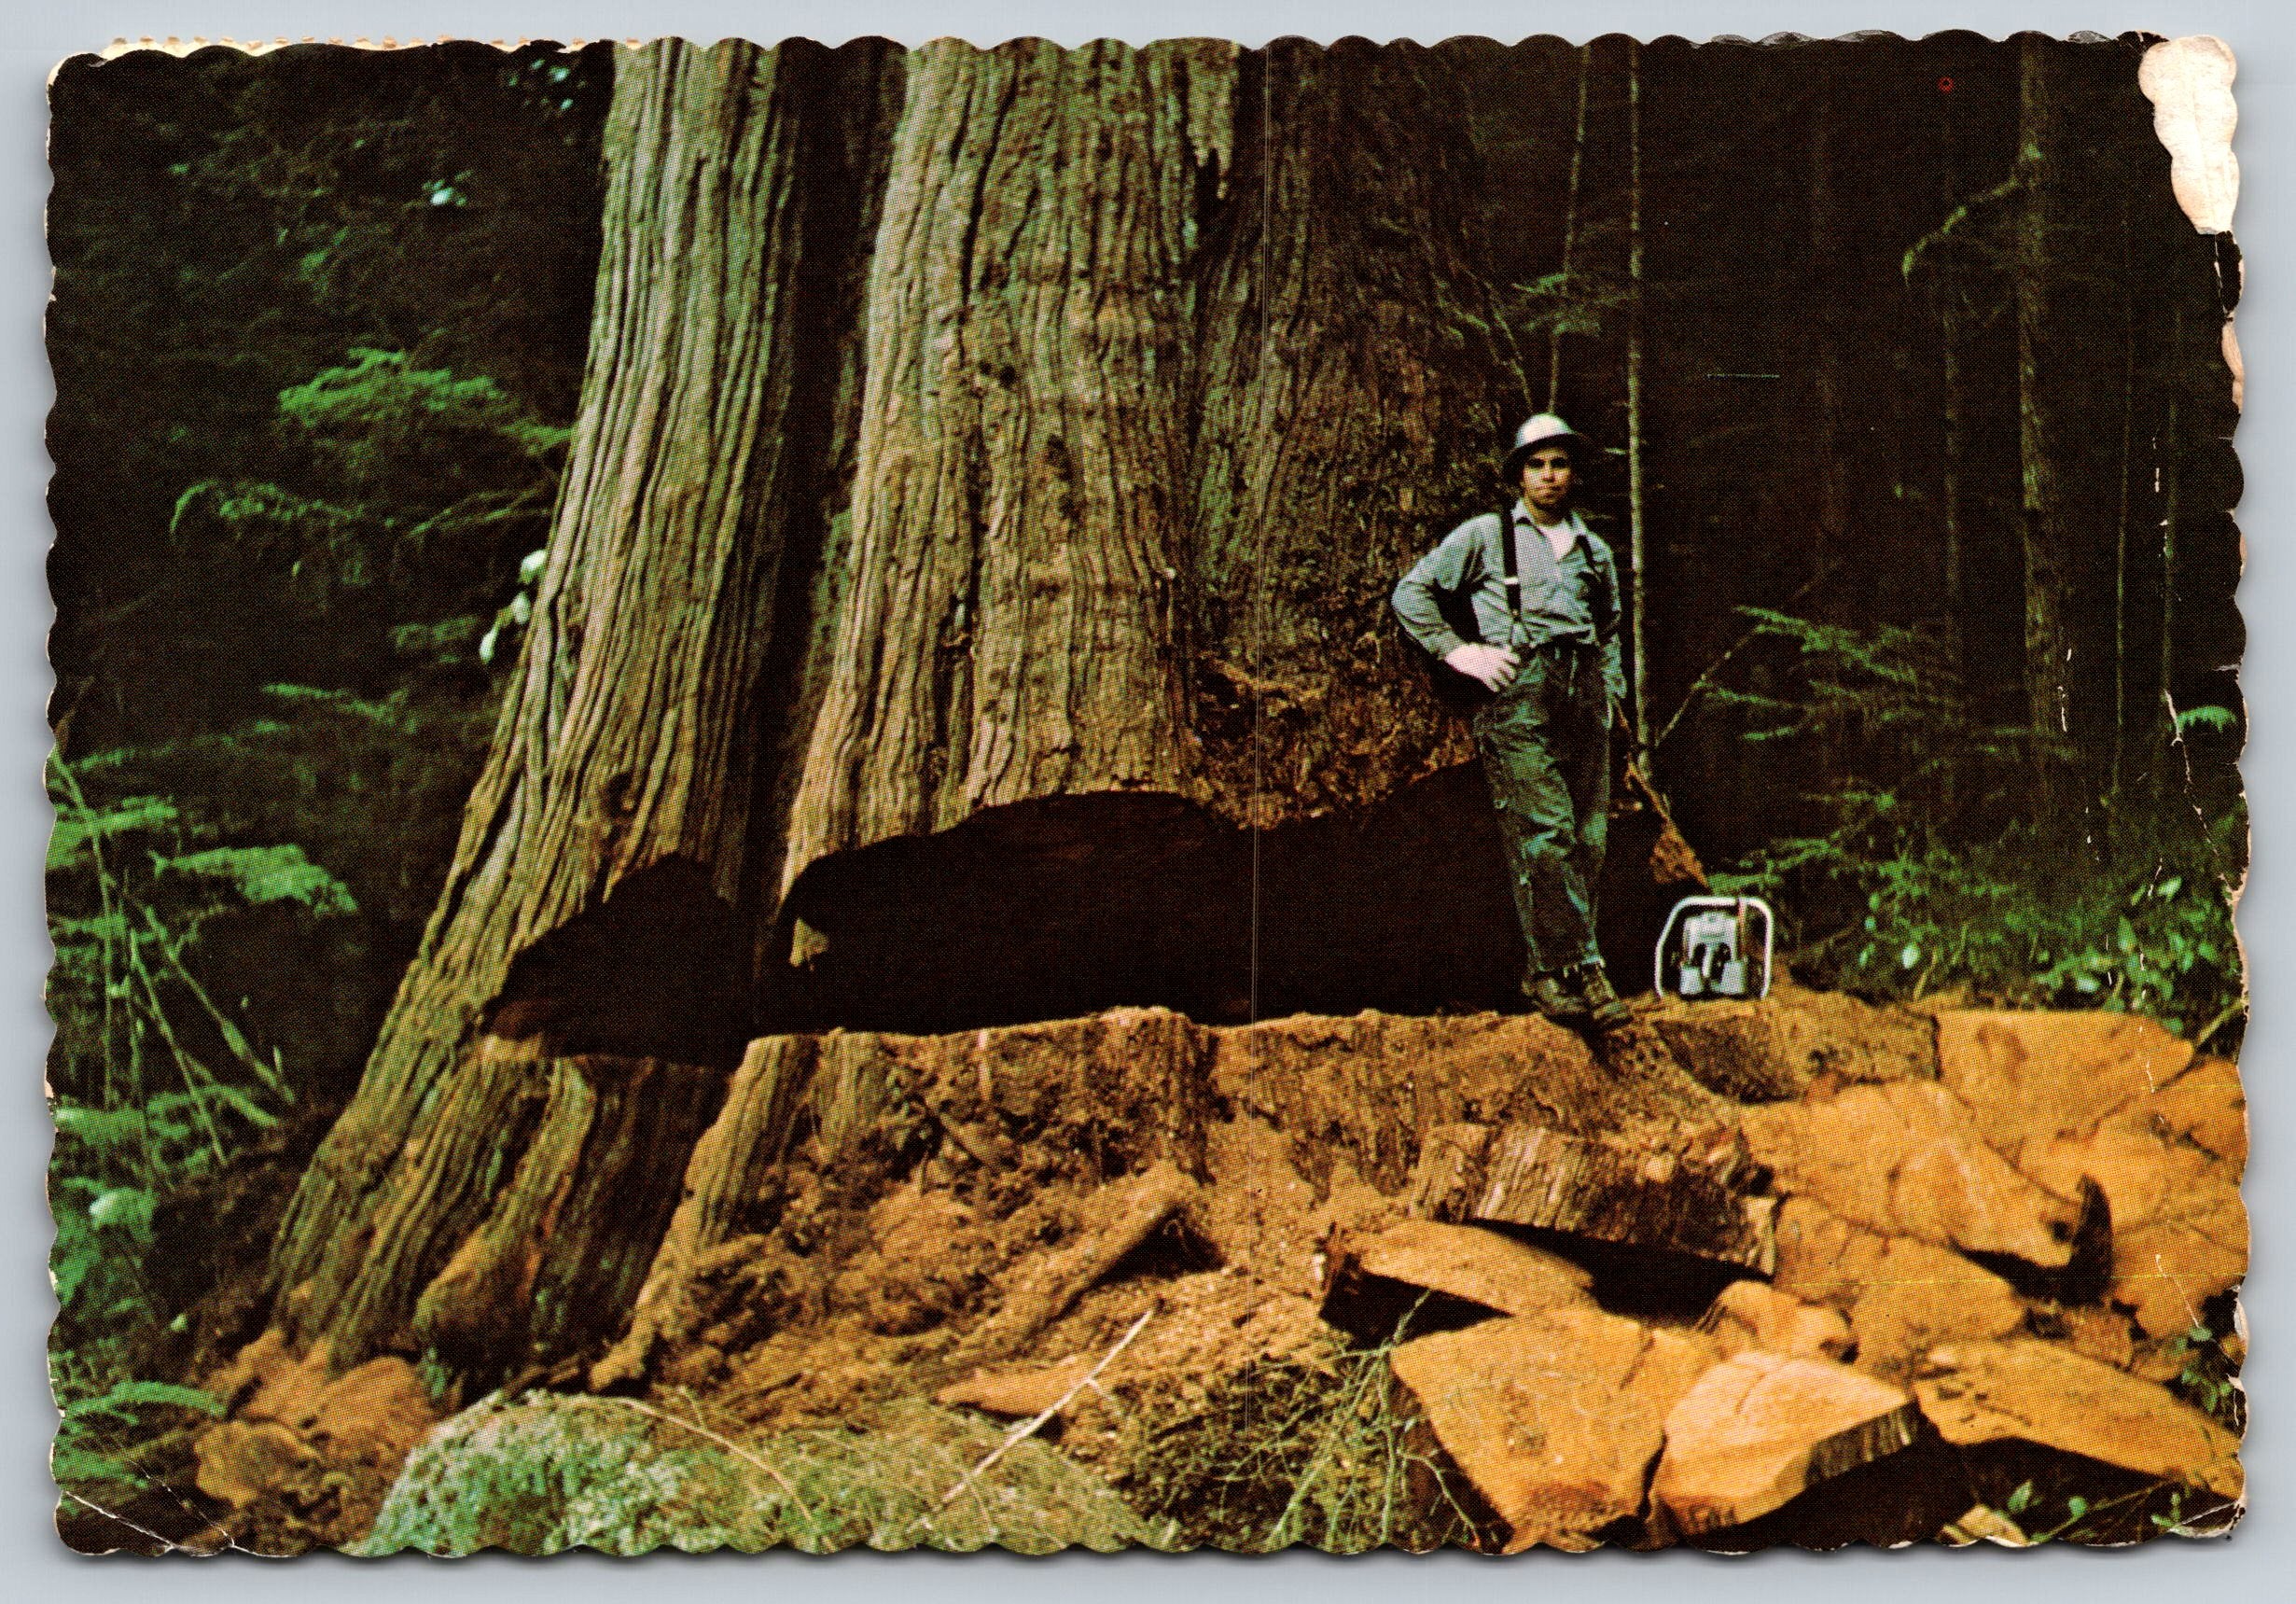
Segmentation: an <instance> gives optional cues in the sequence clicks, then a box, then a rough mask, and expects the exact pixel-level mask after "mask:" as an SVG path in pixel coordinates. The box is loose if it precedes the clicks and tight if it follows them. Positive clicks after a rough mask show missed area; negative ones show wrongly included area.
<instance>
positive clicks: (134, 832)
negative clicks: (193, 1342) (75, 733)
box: [49, 757, 354, 1483]
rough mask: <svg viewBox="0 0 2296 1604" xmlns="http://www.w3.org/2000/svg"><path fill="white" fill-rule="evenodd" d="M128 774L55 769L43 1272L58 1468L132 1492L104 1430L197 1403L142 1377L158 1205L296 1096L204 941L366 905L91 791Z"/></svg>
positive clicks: (153, 1307)
mask: <svg viewBox="0 0 2296 1604" xmlns="http://www.w3.org/2000/svg"><path fill="white" fill-rule="evenodd" d="M118 767H119V766H118V765H116V764H90V763H83V764H78V765H75V764H72V763H67V762H66V761H64V760H63V759H62V758H61V757H56V758H51V760H50V761H49V779H50V792H51V795H52V797H53V798H54V801H55V802H56V807H57V827H56V830H55V833H54V835H53V837H52V838H51V840H50V842H49V888H50V907H51V911H52V914H53V919H52V923H51V929H52V931H53V939H54V942H55V953H56V959H55V965H54V968H53V969H52V970H51V971H50V974H49V1011H50V1012H51V1013H52V1014H53V1016H54V1018H55V1021H56V1039H55V1045H54V1048H53V1050H52V1055H51V1060H50V1067H49V1081H50V1084H51V1086H52V1087H53V1088H54V1091H55V1095H56V1100H55V1103H54V1116H55V1123H56V1144H55V1150H54V1153H53V1156H52V1158H51V1161H50V1167H49V1198H50V1204H51V1207H52V1209H53V1213H54V1217H55V1221H56V1239H55V1243H54V1246H53V1248H52V1250H51V1256H50V1261H49V1265H50V1272H51V1275H52V1276H53V1280H54V1286H55V1292H56V1301H57V1305H58V1314H57V1323H56V1332H55V1338H56V1347H57V1352H58V1356H59V1361H58V1364H57V1366H56V1376H57V1382H58V1392H59V1396H60V1398H61V1399H62V1401H63V1406H64V1416H63V1434H62V1435H61V1436H60V1437H59V1439H58V1443H57V1474H58V1476H59V1478H61V1479H63V1480H65V1481H67V1482H74V1483H78V1482H86V1481H90V1480H114V1481H118V1480H122V1479H125V1478H124V1477H123V1476H122V1475H121V1474H119V1473H118V1467H117V1466H116V1465H114V1464H113V1463H112V1462H111V1461H109V1460H108V1459H106V1458H104V1456H103V1455H101V1454H98V1453H97V1452H96V1451H95V1449H94V1448H92V1447H91V1446H90V1443H89V1440H88V1439H89V1433H90V1431H92V1430H94V1428H95V1425H96V1423H97V1422H98V1420H99V1418H101V1419H102V1420H104V1421H106V1422H108V1425H106V1427H105V1430H109V1431H112V1432H114V1433H115V1434H118V1433H119V1432H120V1431H122V1430H124V1429H126V1428H132V1427H133V1426H135V1424H136V1419H135V1414H134V1411H135V1409H136V1408H138V1407H142V1406H148V1405H155V1404H175V1405H185V1404H192V1403H195V1401H196V1395H193V1394H190V1393H188V1391H186V1390H185V1389H181V1388H169V1387H167V1386H165V1385H164V1384H162V1383H159V1382H150V1381H141V1380H135V1379H132V1378H131V1373H130V1371H129V1369H128V1367H129V1366H130V1365H131V1364H132V1362H133V1356H134V1354H135V1352H136V1350H137V1348H138V1346H139V1345H140V1344H142V1343H143V1342H145V1341H146V1340H147V1339H148V1337H149V1335H150V1333H151V1332H152V1331H153V1329H154V1328H155V1327H156V1326H157V1325H158V1324H160V1323H164V1321H165V1320H166V1319H167V1318H168V1314H169V1311H166V1310H164V1309H163V1308H161V1307H160V1304H159V1300H158V1299H157V1298H156V1297H155V1296H154V1295H153V1290H152V1286H151V1283H150V1279H149V1276H148V1275H147V1273H146V1258H147V1256H148V1255H149V1253H150V1252H151V1250H152V1248H153V1247H154V1244H155V1230H154V1228H155V1224H156V1221H157V1220H158V1216H159V1214H160V1207H161V1203H162V1199H163V1198H164V1197H165V1195H166V1194H167V1193H168V1192H169V1191H171V1190H172V1189H174V1188H175V1187H177V1186H179V1185H181V1184H183V1183H184V1182H185V1181H186V1180H188V1179H190V1178H192V1177H195V1176H197V1175H200V1174H202V1173H204V1172H207V1171H209V1170H212V1169H213V1168H214V1167H215V1166H216V1165H221V1164H222V1163H224V1162H225V1161H226V1160H228V1159H229V1158H230V1155H231V1154H232V1152H234V1151H236V1150H237V1149H239V1148H240V1147H241V1146H243V1145H244V1143H246V1142H247V1141H249V1140H250V1139H252V1138H253V1137H256V1136H258V1135H259V1134H261V1133H262V1132H263V1131H265V1130H267V1129H269V1128H271V1126H272V1125H274V1124H276V1123H277V1120H278V1111H279V1110H280V1109H283V1108H285V1106H286V1105H287V1104H288V1103H289V1102H290V1101H291V1100H292V1096H293V1093H292V1089H291V1087H290V1086H289V1084H288V1081H287V1079H286V1075H285V1069H284V1066H283V1064H282V1062H281V1060H280V1058H279V1056H278V1054H277V1052H276V1049H273V1050H272V1051H271V1053H269V1054H266V1053H264V1052H262V1051H261V1050H259V1049H258V1048H257V1045H256V1042H255V1039H254V1027H253V1025H251V1024H250V1023H248V1022H247V1021H245V1020H244V1018H243V1017H241V1016H240V1014H239V1011H236V1010H232V1009H227V1008H225V1007H224V1006H222V1005H221V1004H220V1003H218V1002H217V1000H216V996H215V994H214V992H213V991H212V990H211V989H210V987H209V985H208V983H206V982H205V981H204V980H202V974H201V969H202V955H201V947H202V942H203V941H206V940H207V939H209V937H210V936H211V935H212V934H213V933H214V932H215V931H216V930H218V929H221V928H226V927H228V926H229V925H230V923H231V922H232V921H233V920H234V919H237V918H240V917H243V916H244V915H246V914H249V913H250V912H251V911H255V910H259V909H262V908H264V907H266V906H271V905H278V906H282V907H285V908H287V909H290V910H293V911H294V913H295V914H296V915H297V916H299V917H301V918H303V919H306V920H324V919H329V918H336V917H341V916H342V915H344V914H349V913H350V912H352V911H353V907H354V904H353V901H352V899H351V897H350V894H349V892H348V891H347V890H346V889H345V888H344V886H343V885H342V883H341V881H340V880H338V879H337V878H336V877H335V876H334V875H332V874H330V873H328V872H327V871H326V870H324V869H323V868H321V867H320V866H319V865H317V864H315V863H313V862H312V861H311V860H310V859H309V858H307V857H306V856H305V855H304V854H303V852H302V850H301V848H299V847H296V846H285V845H273V846H244V845H235V844H216V843H214V841H213V827H212V825H207V826H205V827H203V824H202V816H201V810H199V809H196V808H193V807H190V806H189V805H188V804H182V803H178V802H174V801H173V800H170V799H168V798H165V797H160V796H155V795H152V794H150V793H149V792H147V791H144V790H140V789H138V790H133V791H132V792H131V793H130V794H128V795H126V796H123V797H116V798H102V797H99V798H96V799H92V800H91V797H90V789H89V782H90V779H91V778H95V777H98V776H99V774H100V772H101V771H104V770H105V769H107V768H109V769H112V770H113V771H114V773H113V774H112V775H111V776H110V777H114V778H118V777H120V776H119V774H118Z"/></svg>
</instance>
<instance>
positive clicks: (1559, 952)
mask: <svg viewBox="0 0 2296 1604" xmlns="http://www.w3.org/2000/svg"><path fill="white" fill-rule="evenodd" d="M1517 654H1518V655H1519V656H1520V657H1521V658H1522V666H1521V667H1520V668H1518V669H1517V670H1516V671H1515V676H1514V678H1513V679H1512V680H1510V682H1509V683H1508V686H1507V689H1506V690H1501V691H1500V692H1498V694H1497V695H1496V696H1495V697H1493V698H1492V700H1491V701H1489V702H1487V703H1485V704H1483V705H1482V707H1481V708H1479V709H1477V711H1476V714H1475V744H1476V746H1479V747H1480V748H1481V749H1482V767H1483V773H1484V774H1486V775H1488V776H1489V778H1490V782H1491V800H1492V801H1493V802H1496V803H1497V804H1498V822H1499V839H1500V841H1501V842H1502V844H1504V845H1505V848H1506V852H1507V869H1508V877H1509V883H1510V889H1511V890H1512V892H1513V894H1514V900H1515V916H1516V917H1517V918H1518V919H1520V920H1521V921H1522V924H1523V940H1524V944H1525V945H1526V946H1528V947H1529V949H1530V954H1531V959H1530V965H1531V968H1532V969H1534V970H1538V969H1568V968H1570V967H1571V966H1573V965H1575V964H1582V963H1593V962H1596V961H1598V960H1599V958H1600V957H1601V953H1600V951H1599V949H1597V948H1596V946H1595V944H1594V891H1595V886H1596V883H1597V882H1598V881H1599V879H1600V878H1601V875H1602V869H1603V842H1604V836H1605V833H1606V832H1607V830H1608V827H1609V812H1610V698H1609V692H1608V690H1607V688H1606V687H1605V685H1604V683H1603V664H1602V651H1601V649H1599V648H1597V647H1595V646H1593V645H1592V644H1583V645H1582V644H1579V643H1575V642H1554V643H1550V644H1548V645H1546V646H1541V647H1527V648H1518V649H1517Z"/></svg>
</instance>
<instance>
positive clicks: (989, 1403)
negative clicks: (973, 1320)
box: [933, 1357, 1092, 1418]
mask: <svg viewBox="0 0 2296 1604" xmlns="http://www.w3.org/2000/svg"><path fill="white" fill-rule="evenodd" d="M1090 1374H1092V1360H1090V1359H1088V1358H1082V1357H1078V1358H1076V1359H1069V1360H1062V1361H1061V1362H1060V1363H1058V1364H1047V1365H1039V1366H1037V1368H1035V1369H1033V1370H1012V1371H1006V1372H1003V1373H1002V1374H994V1375H992V1374H986V1373H983V1372H981V1371H975V1372H974V1373H973V1374H971V1375H970V1376H968V1377H967V1379H965V1380H963V1381H955V1382H952V1383H950V1384H949V1385H948V1386H946V1387H944V1388H941V1389H940V1390H939V1392H937V1393H935V1394H934V1395H933V1397H934V1400H935V1401H936V1402H940V1403H963V1404H969V1405H970V1406H971V1407H973V1408H975V1409H979V1410H981V1411H983V1412H984V1413H986V1414H990V1415H1004V1416H1012V1417H1014V1418H1024V1417H1026V1416H1031V1415H1041V1414H1043V1413H1044V1412H1045V1411H1046V1410H1048V1409H1051V1408H1052V1407H1054V1406H1055V1405H1057V1404H1058V1403H1059V1402H1060V1401H1061V1400H1062V1399H1064V1398H1065V1397H1067V1396H1068V1394H1069V1392H1070V1391H1071V1390H1073V1389H1074V1388H1076V1386H1077V1384H1078V1383H1079V1382H1081V1381H1082V1380H1084V1378H1085V1377H1086V1376H1088V1375H1090Z"/></svg>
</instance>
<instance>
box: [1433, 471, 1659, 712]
mask: <svg viewBox="0 0 2296 1604" xmlns="http://www.w3.org/2000/svg"><path fill="white" fill-rule="evenodd" d="M1511 513H1512V517H1511V520H1510V522H1511V523H1513V525H1514V531H1513V532H1514V538H1515V572H1516V573H1517V574H1518V575H1519V576H1520V577H1521V579H1522V580H1523V608H1522V613H1523V617H1522V622H1521V624H1520V626H1519V627H1518V625H1517V624H1516V622H1515V619H1514V616H1513V610H1512V609H1511V608H1510V607H1509V606H1508V604H1507V585H1506V573H1507V567H1506V559H1505V556H1504V554H1503V553H1502V552H1501V551H1500V550H1499V543H1498V542H1499V518H1498V514H1497V513H1496V512H1483V513H1479V514H1477V515H1476V516H1475V517H1473V518H1470V519H1468V521H1467V522H1466V523H1462V524H1460V525H1459V526H1458V527H1457V528H1456V529H1454V530H1453V531H1452V532H1451V533H1450V534H1448V535H1446V536H1444V537H1443V538H1442V542H1441V543H1440V545H1438V546H1437V547H1436V548H1435V550H1434V551H1429V552H1428V553H1427V554H1426V556H1424V557H1422V558H1420V559H1419V561H1418V562H1416V563H1414V564H1413V565H1412V570H1411V572H1410V573H1408V574H1405V575H1404V576H1403V578H1402V579H1400V580H1399V581H1398V582H1397V584H1396V587H1395V610H1396V613H1397V615H1398V617H1400V618H1401V619H1402V621H1403V627H1404V628H1405V629H1406V630H1408V631H1410V632H1411V636H1412V639H1413V640H1415V641H1417V642H1418V643H1419V644H1420V645H1421V646H1423V647H1425V648H1426V649H1427V650H1428V651H1429V652H1431V653H1433V654H1434V655H1435V656H1436V657H1437V658H1442V657H1447V656H1449V655H1450V654H1451V653H1452V652H1454V651H1455V650H1457V649H1459V648H1460V647H1462V646H1464V645H1466V644H1467V643H1466V641H1465V640H1464V639H1463V638H1462V637H1461V636H1460V635H1459V634H1458V633H1457V632H1456V631H1455V630H1454V629H1453V628H1452V627H1451V624H1450V623H1449V622H1448V621H1446V620H1445V619H1444V617H1443V608H1442V598H1443V597H1445V596H1462V595H1463V596H1465V597H1466V598H1467V599H1468V602H1469V603H1470V604H1471V606H1472V607H1473V609H1474V615H1475V625H1476V629H1477V632H1478V633H1479V634H1480V635H1481V636H1482V639H1483V640H1484V641H1486V642H1488V643H1489V644H1491V645H1493V646H1511V647H1515V648H1518V649H1521V648H1524V647H1538V646H1543V645H1545V644H1546V643H1547V642H1549V641H1551V640H1557V639H1565V638H1567V639H1574V640H1590V641H1600V642H1602V644H1603V678H1604V681H1605V682H1606V683H1607V685H1608V687H1609V690H1610V694H1611V695H1612V696H1613V697H1617V698H1619V699H1621V700H1623V699H1624V697H1625V695H1626V676H1625V673H1624V666H1623V664H1622V663H1621V660H1620V654H1619V576H1618V567H1617V565H1616V564H1615V563H1614V562H1613V560H1612V558H1611V555H1610V547H1609V545H1608V543H1607V542H1606V541H1605V540H1604V539H1603V537H1601V536H1599V535H1597V534H1595V533H1594V532H1593V530H1591V529H1589V528H1588V527H1587V526H1586V521H1585V520H1584V519H1582V518H1580V517H1579V514H1578V512H1577V511H1576V510H1575V509H1574V510H1573V511H1572V512H1571V514H1570V516H1569V519H1568V520H1567V522H1568V524H1569V527H1570V529H1571V532H1572V533H1573V534H1574V535H1575V536H1577V538H1576V539H1574V540H1573V541H1572V542H1571V544H1570V549H1569V550H1568V551H1565V552H1564V553H1563V555H1562V557H1561V558H1560V559H1557V558H1556V556H1555V554H1554V548H1553V547H1552V545H1550V544H1549V543H1548V540H1547V536H1546V532H1545V531H1544V530H1542V529H1540V528H1539V527H1538V524H1537V523H1534V522H1532V519H1531V515H1530V512H1529V509H1526V508H1525V507H1524V505H1523V503H1522V502H1520V501H1518V502H1516V503H1515V504H1514V507H1513V508H1512V509H1511Z"/></svg>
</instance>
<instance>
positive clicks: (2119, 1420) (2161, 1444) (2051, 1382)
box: [1913, 1338, 2243, 1499]
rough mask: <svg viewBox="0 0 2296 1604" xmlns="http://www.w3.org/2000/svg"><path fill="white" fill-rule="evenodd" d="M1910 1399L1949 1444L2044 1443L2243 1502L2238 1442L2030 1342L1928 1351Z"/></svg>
mask: <svg viewBox="0 0 2296 1604" xmlns="http://www.w3.org/2000/svg"><path fill="white" fill-rule="evenodd" d="M1913 1396H1914V1397H1915V1398H1917V1399H1919V1400H1920V1402H1921V1408H1922V1413H1924V1414H1925V1415H1927V1416H1928V1417H1929V1419H1930V1421H1931V1422H1932V1423H1933V1424H1935V1425H1936V1427H1937V1429H1938V1431H1939V1432H1940V1434H1941V1435H1942V1436H1943V1437H1944V1438H1945V1440H1946V1441H1947V1442H1949V1443H1954V1444H1961V1445H1963V1446H1967V1445H1969V1444H1973V1443H1992V1442H1997V1441H1999V1440H2000V1439H2003V1438H2014V1439H2016V1440H2018V1441H2020V1442H2026V1443H2038V1444H2041V1445H2042V1446H2043V1447H2048V1448H2055V1449H2058V1450H2060V1451H2062V1452H2064V1453H2067V1454H2080V1455H2085V1456H2086V1457H2087V1458H2092V1459H2102V1460H2104V1461H2105V1462H2106V1463H2107V1464H2108V1465H2119V1466H2120V1467H2122V1469H2123V1470H2129V1471H2137V1472H2139V1473H2140V1474H2143V1475H2148V1476H2158V1477H2160V1478H2161V1479H2162V1480H2164V1481H2174V1482H2182V1483H2184V1484H2186V1485H2191V1486H2198V1487H2205V1488H2206V1489H2207V1490H2208V1491H2209V1492H2212V1493H2215V1494H2217V1495H2218V1496H2219V1497H2221V1498H2225V1499H2238V1498H2239V1497H2240V1489H2241V1485H2242V1481H2243V1476H2242V1471H2241V1467H2240V1459H2239V1453H2240V1439H2239V1438H2237V1437H2235V1436H2233V1434H2232V1433H2231V1432H2230V1431H2227V1430H2225V1429H2224V1428H2223V1427H2221V1426H2219V1425H2218V1424H2217V1423H2216V1422H2215V1421H2214V1420H2211V1419H2210V1418H2209V1417H2208V1416H2206V1415H2204V1414H2202V1413H2201V1412H2200V1411H2199V1410H2197V1409H2195V1408H2193V1407H2192V1405H2190V1404H2188V1403H2181V1402H2178V1401H2177V1400H2176V1399H2174V1398H2172V1397H2170V1396H2169V1395H2168V1393H2167V1391H2166V1390H2164V1388H2160V1387H2157V1386H2155V1385H2154V1384H2153V1383H2151V1382H2150V1381H2145V1380H2141V1379H2139V1378H2138V1377H2136V1376H2134V1375H2128V1374H2123V1373H2122V1372H2121V1371H2118V1370H2115V1369H2113V1368H2112V1367H2111V1366H2110V1365H2108V1364H2102V1363H2099V1362H2098V1361H2097V1360H2093V1359H2085V1358H2083V1357H2082V1356H2081V1355H2080V1354H2078V1353H2075V1352H2073V1351H2071V1350H2070V1349H2068V1348H2064V1347H2059V1346H2055V1345H2053V1344H2051V1343H2044V1342H2037V1341H2034V1340H2032V1339H2029V1338H2025V1339H2017V1340H2011V1341H2006V1342H1967V1343H1950V1344H1947V1345H1945V1346H1941V1347H1939V1348H1936V1349H1934V1350H1932V1351H1931V1353H1930V1355H1929V1357H1928V1360H1927V1362H1926V1363H1924V1364H1923V1366H1922V1367H1921V1371H1920V1373H1919V1374H1917V1375H1916V1376H1915V1377H1914V1380H1913Z"/></svg>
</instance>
